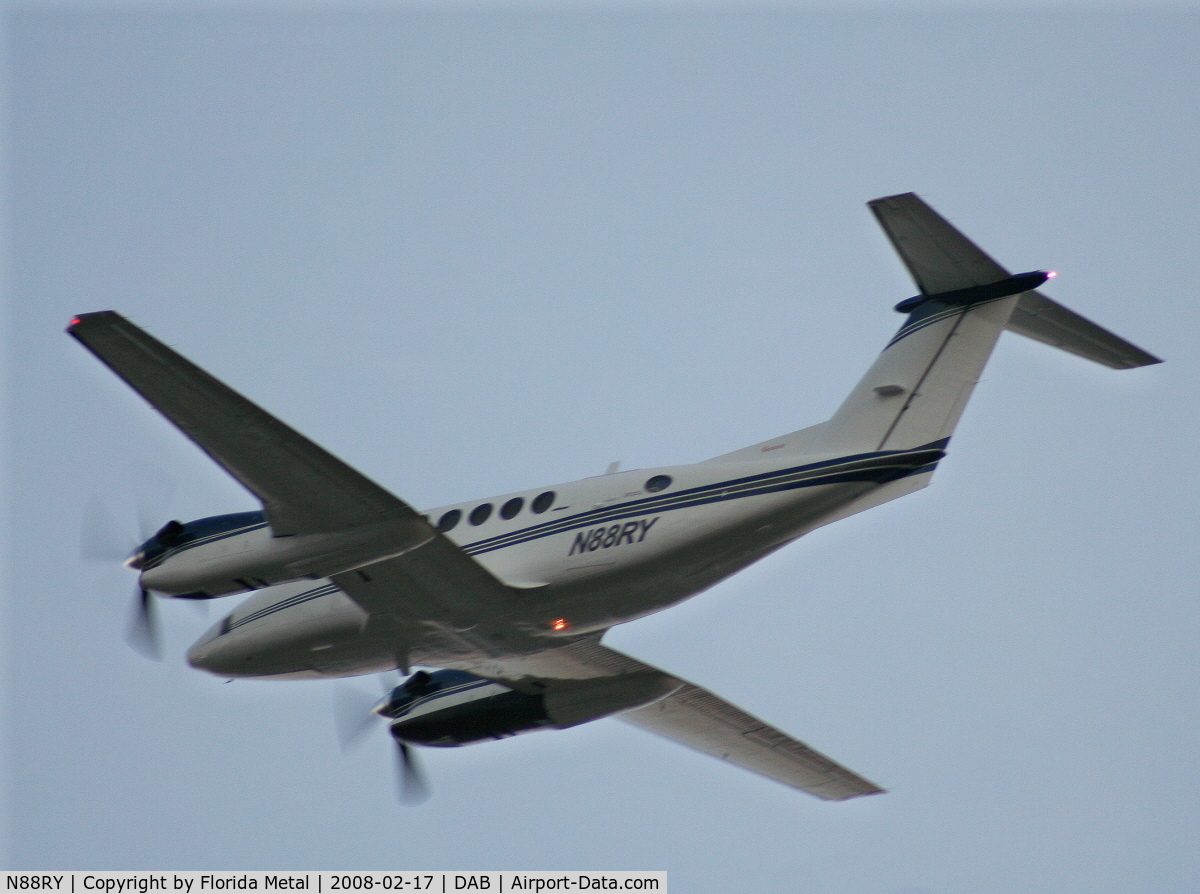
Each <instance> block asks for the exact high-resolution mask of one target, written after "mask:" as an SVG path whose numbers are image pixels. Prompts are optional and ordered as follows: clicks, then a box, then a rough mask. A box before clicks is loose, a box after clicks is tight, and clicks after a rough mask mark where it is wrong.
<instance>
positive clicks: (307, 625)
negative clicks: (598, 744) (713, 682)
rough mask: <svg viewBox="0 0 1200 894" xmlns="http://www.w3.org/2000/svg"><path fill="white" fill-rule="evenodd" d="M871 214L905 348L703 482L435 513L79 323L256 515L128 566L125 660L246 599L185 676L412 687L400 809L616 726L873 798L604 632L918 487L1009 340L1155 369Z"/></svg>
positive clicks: (147, 347)
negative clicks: (133, 617) (539, 747)
mask: <svg viewBox="0 0 1200 894" xmlns="http://www.w3.org/2000/svg"><path fill="white" fill-rule="evenodd" d="M868 206H869V208H870V209H871V211H872V212H873V213H874V214H875V216H876V218H877V220H878V222H879V223H880V225H881V226H882V227H883V229H884V231H885V233H886V234H887V236H888V238H889V239H890V240H891V242H892V245H893V246H894V247H895V249H896V251H897V253H898V254H899V255H900V258H901V260H902V261H903V263H904V264H905V266H906V267H907V269H908V271H909V273H910V274H911V275H912V278H913V280H914V282H915V283H916V286H917V289H918V294H917V295H915V296H913V297H911V298H907V299H905V300H903V301H901V302H900V303H899V304H897V305H896V310H898V311H900V312H901V313H902V314H904V319H903V323H902V324H901V326H900V329H899V331H898V332H897V333H896V335H895V336H894V337H893V338H892V339H891V340H890V341H889V342H888V343H887V345H886V346H885V347H884V350H883V352H882V353H881V354H880V355H879V357H878V359H877V360H876V361H875V363H874V364H873V365H872V366H871V368H870V369H869V370H868V371H867V372H866V374H865V375H864V376H863V378H862V379H861V380H860V381H859V383H858V384H857V385H856V386H855V387H854V389H853V390H852V391H851V392H850V394H849V395H848V396H847V397H846V399H845V401H844V402H843V403H842V405H841V406H840V407H839V408H838V409H837V411H836V412H835V413H834V414H833V416H832V417H831V418H830V419H828V420H827V421H825V422H822V423H820V424H817V425H813V426H810V427H808V428H805V429H801V430H799V431H794V432H790V433H787V434H784V435H781V436H780V437H778V438H773V439H771V440H770V441H765V442H762V443H759V444H753V445H750V446H748V447H745V448H743V449H741V450H737V451H734V452H733V453H729V454H726V455H723V456H718V457H715V458H713V459H709V460H706V461H703V462H698V463H691V464H688V465H678V466H670V467H664V468H657V469H642V470H636V471H627V472H615V471H614V472H613V473H611V474H606V475H601V476H597V477H593V478H585V479H583V480H580V481H573V482H566V483H561V484H554V485H549V486H546V487H542V488H537V489H534V490H530V491H523V492H521V493H513V494H503V495H500V496H494V497H488V498H484V499H480V500H475V501H472V502H470V503H464V504H460V505H455V506H443V507H438V508H435V509H431V510H428V511H426V512H424V513H422V512H419V511H417V510H416V509H414V508H412V507H411V506H409V505H408V504H407V503H405V502H404V501H403V500H401V499H399V498H398V497H396V496H394V495H393V494H391V493H390V492H388V491H387V490H385V489H384V488H382V487H380V486H379V485H378V484H376V483H375V482H373V481H371V480H370V479H368V478H367V477H365V476H364V475H362V474H361V473H359V472H358V471H356V470H355V469H353V468H351V467H350V466H348V465H346V464H345V463H343V462H342V461H341V460H339V459H337V458H336V457H334V456H333V455H331V454H330V453H328V452H327V451H325V450H324V449H323V448H321V447H320V446H318V445H317V444H315V443H313V442H312V441H310V440H308V439H307V438H305V437H304V436H303V435H301V434H300V433H298V432H296V431H294V430H293V429H291V428H289V427H288V426H287V425H285V424H284V423H283V422H281V421H279V420H278V419H276V418H275V417H273V416H271V415H270V414H268V413H267V412H265V411H264V410H262V409H261V408H260V407H258V406H256V405H254V404H253V403H251V402H250V401H248V400H246V399H245V398H244V397H242V396H241V395H239V394H238V393H236V392H235V391H233V390H232V389H230V388H229V387H228V386H226V385H224V384H223V383H221V382H219V381H218V380H216V379H215V378H213V377H212V376H210V375H209V374H208V373H206V372H204V371H203V370H202V369H200V368H199V367H197V366H195V365H194V364H192V363H191V362H190V361H188V360H186V359H185V358H183V357H181V356H180V355H179V354H177V353H176V352H175V351H173V350H171V349H170V348H168V347H166V346H165V345H164V344H162V343H161V342H159V341H157V340H156V339H154V338H153V337H152V336H150V335H149V334H147V333H146V332H144V331H142V330H141V329H139V328H138V327H136V326H134V325H133V324H132V323H130V322H129V321H128V320H126V319H124V318H123V317H121V316H120V315H118V314H116V313H114V312H112V311H102V312H99V313H90V314H83V315H81V316H79V317H77V318H76V319H74V320H73V321H72V322H71V325H70V327H69V328H68V332H69V333H70V334H71V335H72V336H74V337H75V338H76V339H78V340H79V341H80V342H81V343H82V344H83V345H84V346H85V347H86V348H88V350H90V351H91V352H92V353H93V354H95V355H96V356H97V357H98V358H99V359H100V360H101V361H102V362H103V363H105V364H106V365H107V366H109V367H110V368H111V369H112V370H113V371H114V372H115V373H116V374H117V375H118V376H120V377H121V378H122V379H123V380H124V381H125V382H126V383H128V384H129V385H130V386H131V387H132V388H133V389H134V390H135V391H137V392H138V393H139V394H141V396H142V397H144V398H145V399H146V400H147V401H148V402H149V403H150V404H151V405H152V406H153V407H154V408H155V409H157V410H158V411H159V412H160V413H162V414H163V415H164V416H165V417H166V418H167V419H168V420H169V421H170V422H172V423H173V424H174V425H175V426H177V427H178V428H179V429H180V431H182V432H183V433H184V434H185V435H186V436H187V437H188V438H190V439H191V440H192V441H193V442H194V443H195V444H196V445H197V446H199V447H200V449H201V450H203V451H204V452H205V453H207V454H208V455H209V456H210V457H211V458H212V459H213V460H214V461H215V462H217V463H218V464H219V465H221V466H222V467H223V468H224V469H225V470H226V471H227V472H228V473H229V474H230V475H232V476H233V477H234V478H235V479H237V481H239V482H240V483H241V484H242V485H243V486H244V487H246V488H247V490H249V491H250V492H251V493H252V494H253V495H254V496H255V497H256V498H257V499H258V500H259V502H260V503H261V504H262V510H261V511H256V512H240V513H234V514H230V515H223V516H216V517H212V518H204V519H198V520H195V521H190V522H186V523H185V522H180V521H171V522H168V523H167V524H166V525H164V526H163V527H162V529H161V530H159V531H158V533H156V534H155V535H154V536H153V537H151V538H149V539H148V540H147V541H146V542H145V543H143V544H142V545H141V546H140V547H139V548H138V549H137V550H136V551H135V553H134V554H133V555H132V556H131V557H130V558H129V559H128V560H127V562H126V565H127V566H128V567H130V568H131V569H133V570H135V571H137V572H138V573H139V597H138V605H139V610H140V616H139V617H140V620H139V622H138V625H137V635H136V642H139V643H140V644H141V646H142V648H143V650H145V651H151V652H152V651H154V649H155V648H156V647H155V645H154V637H153V619H152V606H153V601H154V596H155V595H158V596H164V597H174V598H180V599H215V598H219V597H224V596H230V595H234V594H245V593H250V594H251V595H249V596H248V598H246V599H245V600H244V601H242V602H241V604H240V605H238V606H237V607H236V608H235V609H234V610H233V611H232V612H230V613H229V614H228V615H226V616H225V617H224V618H223V619H222V620H221V621H220V622H218V623H217V624H215V625H214V626H213V627H212V628H211V629H210V630H209V631H208V632H207V633H205V634H204V636H202V637H201V638H200V640H199V641H197V642H196V643H195V644H194V645H193V646H192V648H191V649H190V650H189V652H188V661H189V662H190V663H191V664H192V665H193V666H194V667H196V668H200V669H203V670H206V671H209V672H211V673H214V674H218V675H220V676H224V677H231V678H232V677H259V678H275V679H303V678H320V677H344V676H354V675H359V674H368V673H376V672H380V671H386V670H391V669H393V668H398V669H400V670H401V671H402V672H403V673H404V674H406V675H408V674H410V673H411V676H409V677H408V679H407V680H405V681H404V682H403V683H402V684H401V685H399V686H396V687H395V688H394V689H393V690H392V691H391V692H390V693H389V694H388V695H387V696H386V697H385V698H384V699H383V700H382V701H381V702H379V703H378V704H377V705H375V707H374V708H373V713H374V714H375V715H378V716H379V717H382V718H385V719H386V720H387V721H388V722H389V724H390V730H391V733H392V736H393V738H394V739H395V741H396V744H397V746H398V748H399V753H400V756H401V758H402V767H403V768H404V776H405V777H406V779H408V791H409V792H410V793H412V792H414V791H419V790H420V789H421V783H420V782H419V780H417V779H416V775H415V772H416V771H415V768H414V765H413V763H412V754H411V751H410V748H409V746H410V745H412V744H417V745H426V746H454V745H463V744H467V743H472V742H481V741H487V740H491V739H498V738H503V737H506V736H511V735H516V734H519V733H525V732H532V731H535V730H542V729H564V728H567V727H571V726H575V725H578V724H581V723H586V722H589V721H592V720H598V719H600V718H603V717H610V716H612V717H616V718H618V719H620V720H624V721H626V722H628V723H631V724H633V725H635V726H640V727H643V728H644V729H647V730H650V731H652V732H655V733H658V734H660V735H663V736H666V737H668V738H671V739H673V740H675V741H678V742H680V743H682V744H684V745H687V746H689V747H692V748H694V749H697V750H699V751H702V752H705V753H708V754H711V755H714V756H716V757H719V758H722V759H724V760H727V761H729V762H731V763H734V764H736V765H739V766H741V767H744V768H746V769H749V770H752V771H755V772H757V773H760V774H762V775H764V776H767V777H769V778H771V779H774V780H777V781H779V782H782V783H784V784H786V785H790V786H792V787H794V788H797V789H800V790H802V791H805V792H809V793H811V794H813V795H816V796H817V797H820V798H825V799H829V800H842V799H846V798H852V797H855V796H858V795H867V794H873V793H877V792H880V791H882V789H880V788H879V787H878V786H877V785H875V784H874V783H872V782H869V781H868V780H867V779H865V778H863V777H862V776H859V775H858V774H856V773H854V772H852V771H850V770H848V769H846V768H845V767H842V766H840V765H838V764H837V763H835V762H833V761H832V760H830V759H828V758H826V757H825V756H823V755H821V754H819V753H817V752H816V751H814V750H813V749H811V748H809V747H808V746H806V745H804V744H803V743H802V742H799V741H797V740H796V739H794V738H792V737H790V736H789V735H787V734H786V733H783V732H781V731H780V730H777V729H775V728H773V727H771V726H769V725H768V724H766V723H764V722H763V721H761V720H758V719H757V718H755V717H752V716H750V715H749V714H746V713H745V712H743V711H741V710H740V709H739V708H737V707H735V706H734V705H732V704H730V703H728V702H726V701H724V700H722V699H721V698H720V697H718V696H717V695H715V694H713V693H711V692H708V691H706V690H704V689H701V688H700V687H697V686H695V685H693V684H691V683H688V682H687V681H685V680H682V679H680V678H678V677H676V676H674V675H672V674H669V673H667V672H665V671H662V670H659V669H658V668H654V667H651V666H650V665H647V664H644V663H642V662H640V661H638V660H636V659H635V658H631V657H629V656H627V655H623V654H621V653H620V652H617V651H615V650H613V649H610V648H608V647H606V646H604V645H603V644H602V642H601V640H602V637H603V636H604V633H605V632H606V631H607V630H608V629H609V628H611V627H613V626H614V625H616V624H621V623H624V622H627V621H631V620H634V619H636V618H639V617H643V616H645V615H648V614H651V613H653V612H657V611H661V610H662V609H664V608H667V607H669V606H671V605H674V604H676V603H678V602H680V601H682V600H684V599H687V598H689V597H691V596H694V595H696V594H697V593H699V592H701V591H703V590H705V589H707V588H708V587H711V586H712V585H713V584H715V583H717V582H718V581H721V580H723V579H724V578H726V577H728V576H730V575H731V574H734V573H736V572H737V571H739V570H740V569H742V568H745V567H746V566H747V565H750V564H751V563H753V562H755V561H757V560H758V559H760V558H762V557H763V556H766V555H767V554H769V553H771V552H773V551H774V550H776V549H779V548H780V547H782V546H784V545H786V544H788V543H790V542H791V541H793V540H795V539H796V538H798V537H800V536H802V535H804V534H806V533H808V532H809V531H812V530H814V529H816V528H818V527H821V526H823V525H827V524H829V523H830V522H833V521H836V520H838V519H841V518H845V517H846V516H849V515H852V514H854V513H857V512H861V511H863V510H864V509H868V508H870V507H872V506H877V505H879V504H881V503H884V502H887V501H889V500H893V499H896V498H897V497H900V496H903V495H905V494H908V493H911V492H913V491H915V490H918V489H920V488H922V487H924V486H925V485H927V484H928V483H929V481H930V479H931V477H932V475H933V473H934V471H935V469H936V468H937V465H938V462H939V460H941V458H942V457H943V456H944V455H945V452H946V450H947V448H948V445H949V443H950V439H951V436H952V435H953V432H954V428H955V425H956V424H957V422H958V419H959V417H960V416H961V414H962V412H963V410H964V408H965V406H966V404H967V401H968V399H969V398H970V396H971V392H972V390H973V388H974V386H975V383H976V382H977V381H978V379H979V376H980V374H981V372H982V370H983V367H984V364H985V363H986V362H987V359H988V357H989V355H990V354H991V352H992V350H993V348H994V346H995V345H996V342H997V340H998V338H999V336H1000V334H1001V333H1002V332H1003V331H1004V330H1006V329H1007V330H1010V331H1014V332H1017V333H1019V334H1021V335H1025V336H1028V337H1030V338H1034V339H1036V340H1039V341H1042V342H1045V343H1047V344H1050V345H1052V346H1054V347H1058V348H1061V349H1063V350H1066V351H1069V352H1072V353H1074V354H1077V355H1079V356H1082V357H1085V358H1087V359H1089V360H1093V361H1096V362H1099V363H1102V364H1104V365H1106V366H1109V367H1111V368H1114V369H1130V368H1134V367H1139V366H1145V365H1148V364H1152V363H1157V362H1159V361H1158V359H1157V358H1155V357H1153V356H1152V355H1150V354H1148V353H1146V352H1145V351H1143V350H1141V349H1140V348H1137V347H1135V346H1134V345H1132V344H1130V343H1129V342H1127V341H1125V340H1124V339H1122V338H1120V337H1118V336H1116V335H1114V334H1113V333H1111V332H1109V331H1107V330H1106V329H1103V328H1101V327H1100V326H1098V325H1096V324H1094V323H1092V322H1090V321H1088V320H1086V319H1085V318H1083V317H1081V316H1080V315H1078V314H1076V313H1074V312H1073V311H1071V310H1068V309H1067V308H1065V307H1063V306H1062V305H1060V304H1058V303H1057V302H1055V301H1053V300H1051V299H1050V298H1048V297H1046V296H1045V295H1043V294H1041V293H1040V292H1039V291H1037V289H1038V288H1039V287H1040V286H1042V285H1043V284H1044V283H1045V282H1046V281H1047V280H1048V279H1049V278H1050V277H1052V276H1053V274H1052V273H1047V272H1043V271H1031V272H1027V273H1019V274H1015V275H1014V274H1011V273H1009V271H1008V270H1006V269H1004V268H1003V267H1001V266H1000V265H999V264H998V263H997V262H996V261H994V260H993V259H992V258H990V257H989V256H988V255H987V254H985V253H984V252H983V251H981V250H980V249H979V248H978V247H977V246H975V245H974V244H973V243H972V242H971V241H970V240H968V239H967V238H966V237H965V236H963V235H962V234H961V233H960V232H958V231H957V230H956V229H955V228H954V227H953V226H951V225H950V224H949V223H948V222H946V221H945V220H944V219H943V218H942V217H940V216H939V215H938V214H937V213H936V212H935V211H933V210H932V209H931V208H930V207H929V206H928V205H926V204H925V203H924V202H923V201H922V200H921V199H920V198H918V197H917V196H916V195H914V194H911V193H908V194H904V195H897V196H889V197H886V198H882V199H877V200H875V201H872V202H870V203H868ZM414 666H419V667H421V668H431V669H432V670H419V671H417V672H416V673H412V671H411V669H412V668H413V667H414ZM364 713H365V712H364ZM368 716H369V715H368Z"/></svg>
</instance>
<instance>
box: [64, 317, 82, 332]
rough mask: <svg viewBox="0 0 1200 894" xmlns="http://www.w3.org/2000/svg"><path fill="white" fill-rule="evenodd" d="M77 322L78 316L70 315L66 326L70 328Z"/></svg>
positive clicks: (77, 323)
mask: <svg viewBox="0 0 1200 894" xmlns="http://www.w3.org/2000/svg"><path fill="white" fill-rule="evenodd" d="M79 322H80V320H79V317H71V322H70V323H68V324H67V328H68V329H70V328H71V327H72V326H77V325H79Z"/></svg>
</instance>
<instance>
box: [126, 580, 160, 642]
mask: <svg viewBox="0 0 1200 894" xmlns="http://www.w3.org/2000/svg"><path fill="white" fill-rule="evenodd" d="M125 642H127V643H129V646H130V648H132V649H133V651H135V652H137V653H138V654H139V655H142V656H143V657H145V658H149V659H150V660H151V661H162V647H161V645H160V637H159V634H158V618H157V612H155V610H154V597H153V596H152V595H151V593H150V591H149V590H147V589H146V588H145V587H143V586H141V585H138V587H137V588H136V589H135V590H134V593H133V606H132V608H131V609H130V612H129V626H128V628H127V629H126V631H125Z"/></svg>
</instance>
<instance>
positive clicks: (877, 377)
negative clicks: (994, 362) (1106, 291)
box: [821, 193, 1044, 452]
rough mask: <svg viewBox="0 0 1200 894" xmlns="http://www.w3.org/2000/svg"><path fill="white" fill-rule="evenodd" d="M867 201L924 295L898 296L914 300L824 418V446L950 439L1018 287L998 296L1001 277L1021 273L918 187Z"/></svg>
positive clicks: (856, 447) (850, 448)
mask: <svg viewBox="0 0 1200 894" xmlns="http://www.w3.org/2000/svg"><path fill="white" fill-rule="evenodd" d="M868 207H870V209H871V211H872V212H874V214H875V217H876V218H877V219H878V220H879V223H880V225H881V226H882V227H883V230H884V232H885V233H886V234H887V236H888V238H889V239H890V240H891V242H892V245H893V247H894V248H895V249H896V252H897V253H898V254H899V255H900V258H901V260H903V262H904V264H905V266H906V267H907V268H908V271H909V273H911V274H912V277H913V280H914V281H915V282H916V284H917V287H918V288H919V289H920V291H921V295H919V296H917V298H914V299H910V301H908V302H904V304H905V305H906V306H907V307H911V312H910V313H909V314H908V317H907V319H906V320H905V321H904V325H903V326H901V328H900V331H899V332H898V333H896V336H895V337H894V338H893V339H892V340H891V341H890V342H889V343H888V345H887V347H886V348H884V351H883V353H882V354H880V355H879V358H878V359H877V360H876V361H875V363H874V365H872V366H871V368H870V369H869V370H868V371H867V374H866V375H865V376H864V377H863V379H862V381H860V382H859V383H858V385H857V386H855V388H854V390H853V391H851V392H850V396H849V397H847V398H846V400H845V402H844V403H843V404H842V406H841V407H839V408H838V410H837V412H836V413H834V415H833V418H832V419H830V420H829V422H828V423H826V425H825V428H824V430H823V431H822V433H821V447H822V448H823V449H828V450H831V451H838V452H854V451H864V452H869V451H875V450H904V449H909V448H912V447H919V446H921V445H923V444H928V443H930V442H933V441H938V440H941V439H943V438H948V437H949V436H950V434H951V433H952V432H953V430H954V426H955V425H956V424H957V422H958V419H959V416H961V415H962V411H963V408H964V407H965V406H966V403H967V400H968V399H969V398H970V396H971V392H972V390H973V389H974V387H975V383H976V382H977V381H978V380H979V376H980V374H981V373H982V371H983V367H984V364H986V363H987V359H988V357H989V356H990V355H991V353H992V349H993V348H994V347H995V345H996V340H997V339H998V338H999V337H1000V333H1001V332H1003V331H1004V328H1005V327H1006V326H1007V325H1008V321H1009V317H1010V316H1011V314H1012V312H1013V309H1014V308H1015V307H1016V305H1017V302H1018V301H1019V300H1020V295H1021V293H1020V292H1017V293H1015V294H1013V293H1011V292H1010V293H1009V294H1000V295H999V296H998V297H997V296H996V292H1000V293H1003V292H1005V291H1006V290H1005V289H1004V288H999V289H997V288H996V286H997V285H998V284H1001V283H1003V282H1005V281H1008V280H1010V279H1011V280H1012V281H1014V282H1019V281H1020V280H1021V277H1010V275H1009V273H1008V271H1007V270H1005V269H1004V268H1003V267H1001V266H1000V265H999V264H997V263H996V262H995V261H994V260H992V259H991V258H990V257H988V255H987V254H985V253H984V252H983V251H982V250H981V249H980V248H979V247H978V246H976V245H975V244H974V243H972V242H971V241H970V240H969V239H967V238H966V237H965V236H964V235H963V234H962V233H960V232H959V231H958V230H956V229H955V228H954V227H953V226H951V225H950V224H949V223H948V222H947V221H946V220H945V219H944V218H942V217H941V216H940V215H939V214H938V213H937V212H936V211H934V210H933V209H932V208H930V207H929V206H928V205H926V204H925V203H924V202H923V201H922V200H921V199H920V198H918V197H917V196H916V195H915V194H913V193H906V194H904V195H899V196H889V197H887V198H883V199H876V200H875V201H873V202H869V203H868ZM1042 278H1043V279H1044V277H1042ZM978 287H984V288H982V289H979V288H978ZM1013 288H1019V285H1017V286H1013ZM989 290H990V291H989ZM975 298H978V300H973V299H975Z"/></svg>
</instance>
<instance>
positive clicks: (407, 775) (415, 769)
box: [396, 739, 429, 805]
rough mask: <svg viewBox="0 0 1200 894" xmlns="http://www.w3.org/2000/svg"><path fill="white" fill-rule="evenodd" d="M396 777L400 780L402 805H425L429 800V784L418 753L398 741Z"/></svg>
mask: <svg viewBox="0 0 1200 894" xmlns="http://www.w3.org/2000/svg"><path fill="white" fill-rule="evenodd" d="M396 759H397V761H398V763H397V766H396V775H397V776H398V777H399V780H400V791H399V796H400V803H401V804H412V805H416V804H423V803H425V802H426V801H428V800H429V783H428V782H426V781H425V774H424V773H423V772H422V771H421V765H420V764H419V763H418V762H417V755H416V752H414V751H413V750H412V748H410V747H409V746H408V745H407V744H406V743H404V742H401V741H400V740H399V739H397V740H396Z"/></svg>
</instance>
